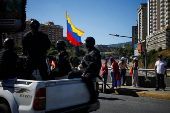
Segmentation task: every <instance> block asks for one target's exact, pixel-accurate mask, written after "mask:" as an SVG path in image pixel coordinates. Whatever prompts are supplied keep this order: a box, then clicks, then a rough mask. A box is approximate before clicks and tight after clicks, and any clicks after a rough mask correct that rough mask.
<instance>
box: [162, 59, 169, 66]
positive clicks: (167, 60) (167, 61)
mask: <svg viewBox="0 0 170 113" xmlns="http://www.w3.org/2000/svg"><path fill="white" fill-rule="evenodd" d="M163 60H165V61H166V63H167V67H170V57H168V56H165V57H163Z"/></svg>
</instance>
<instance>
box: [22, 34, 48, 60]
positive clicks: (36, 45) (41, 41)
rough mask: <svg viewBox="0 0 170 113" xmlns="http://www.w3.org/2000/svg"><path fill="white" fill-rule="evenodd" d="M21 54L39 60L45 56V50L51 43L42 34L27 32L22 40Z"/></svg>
mask: <svg viewBox="0 0 170 113" xmlns="http://www.w3.org/2000/svg"><path fill="white" fill-rule="evenodd" d="M22 44H23V54H24V55H28V58H31V59H39V58H40V57H44V58H45V56H46V53H47V50H48V49H49V48H50V45H51V42H50V40H49V38H48V35H46V34H44V33H42V32H36V33H34V34H33V33H32V32H31V31H30V32H27V33H26V34H25V35H24V38H23V40H22Z"/></svg>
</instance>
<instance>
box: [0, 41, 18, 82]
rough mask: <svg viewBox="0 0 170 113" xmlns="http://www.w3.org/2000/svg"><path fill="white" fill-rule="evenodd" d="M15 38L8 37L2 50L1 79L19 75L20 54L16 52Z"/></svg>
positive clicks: (0, 57) (0, 53)
mask: <svg viewBox="0 0 170 113" xmlns="http://www.w3.org/2000/svg"><path fill="white" fill-rule="evenodd" d="M14 45H15V44H14V40H13V39H12V38H6V39H5V41H4V48H3V49H2V50H1V51H0V72H1V75H0V80H6V79H10V78H11V79H12V78H15V77H17V75H16V70H17V60H18V58H19V57H18V55H17V54H16V53H15V52H14V50H13V48H14Z"/></svg>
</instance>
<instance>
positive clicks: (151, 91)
mask: <svg viewBox="0 0 170 113" xmlns="http://www.w3.org/2000/svg"><path fill="white" fill-rule="evenodd" d="M108 85H109V86H110V87H111V83H108ZM106 88H107V90H106V93H115V94H119V95H130V96H135V97H139V96H143V97H150V98H159V99H169V100H170V87H166V89H165V91H162V90H161V89H160V90H159V91H155V88H143V87H139V88H137V87H131V86H121V88H120V89H109V87H108V86H107V87H106ZM99 89H100V90H102V82H99Z"/></svg>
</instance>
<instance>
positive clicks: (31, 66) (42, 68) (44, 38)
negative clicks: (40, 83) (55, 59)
mask: <svg viewBox="0 0 170 113" xmlns="http://www.w3.org/2000/svg"><path fill="white" fill-rule="evenodd" d="M39 26H40V23H39V22H38V21H37V20H32V21H31V23H30V27H31V31H29V32H27V33H26V34H25V35H24V37H23V40H22V45H23V54H24V55H26V56H27V62H26V68H27V74H28V75H27V76H25V77H24V78H23V79H30V77H31V75H32V72H33V71H34V70H36V69H38V70H39V72H40V75H41V77H42V80H48V72H47V64H46V53H47V50H48V49H49V48H50V45H51V42H50V40H49V38H48V35H46V34H44V33H43V32H39V31H38V29H39Z"/></svg>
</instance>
